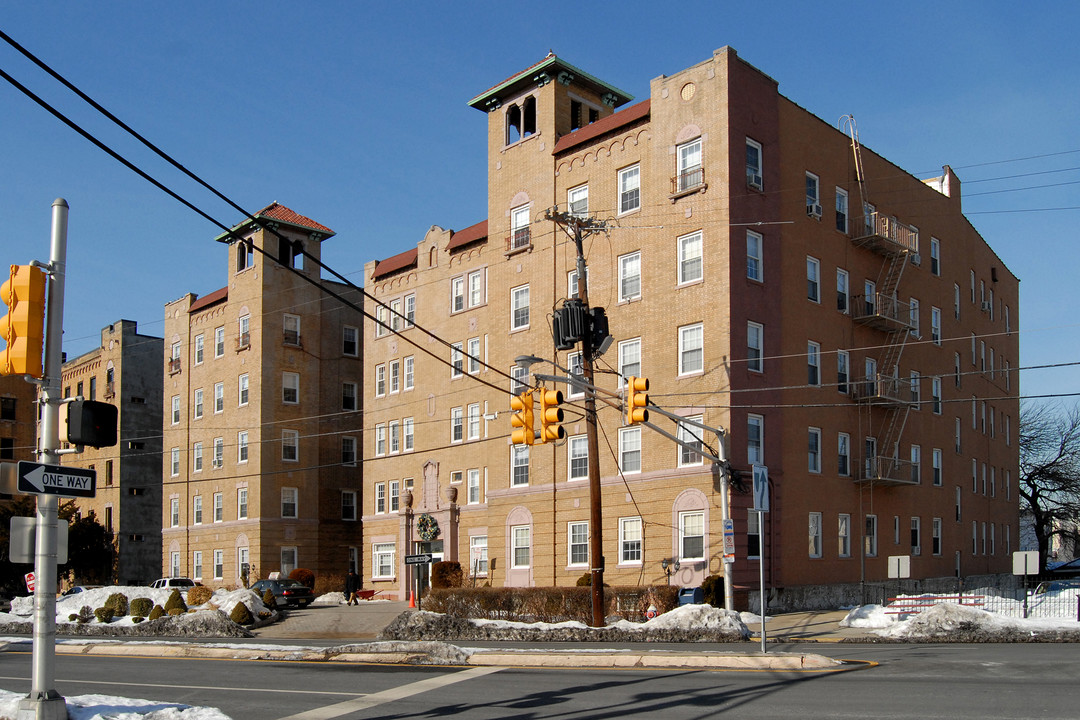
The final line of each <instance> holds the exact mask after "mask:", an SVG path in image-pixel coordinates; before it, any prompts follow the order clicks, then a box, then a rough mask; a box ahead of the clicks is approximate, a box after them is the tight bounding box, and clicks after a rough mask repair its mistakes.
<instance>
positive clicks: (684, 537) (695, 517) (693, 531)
mask: <svg viewBox="0 0 1080 720" xmlns="http://www.w3.org/2000/svg"><path fill="white" fill-rule="evenodd" d="M679 557H680V558H681V559H683V560H703V559H704V558H705V513H703V512H701V511H694V512H682V513H679Z"/></svg>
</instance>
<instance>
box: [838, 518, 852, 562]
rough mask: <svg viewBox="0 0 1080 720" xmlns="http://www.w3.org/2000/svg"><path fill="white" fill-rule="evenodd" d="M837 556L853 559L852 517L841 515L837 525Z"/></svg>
mask: <svg viewBox="0 0 1080 720" xmlns="http://www.w3.org/2000/svg"><path fill="white" fill-rule="evenodd" d="M836 537H837V544H836V545H837V547H836V551H837V554H838V555H839V556H840V557H842V558H845V557H851V515H848V514H847V513H840V515H839V517H838V518H837V523H836Z"/></svg>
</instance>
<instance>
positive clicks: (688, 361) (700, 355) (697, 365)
mask: <svg viewBox="0 0 1080 720" xmlns="http://www.w3.org/2000/svg"><path fill="white" fill-rule="evenodd" d="M704 369H705V331H704V326H703V325H702V324H701V323H694V324H693V325H684V326H683V327H681V328H679V374H680V375H690V374H692V373H699V372H702V371H703V370H704Z"/></svg>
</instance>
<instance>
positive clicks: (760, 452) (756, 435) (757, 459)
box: [746, 415, 765, 465]
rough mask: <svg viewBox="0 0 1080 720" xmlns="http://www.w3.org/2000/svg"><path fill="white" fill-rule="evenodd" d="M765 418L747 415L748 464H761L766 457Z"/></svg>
mask: <svg viewBox="0 0 1080 720" xmlns="http://www.w3.org/2000/svg"><path fill="white" fill-rule="evenodd" d="M764 441H765V418H763V417H762V416H761V415H747V416H746V464H747V465H760V464H761V463H762V461H763V459H764V457H765V455H764V449H765V442H764Z"/></svg>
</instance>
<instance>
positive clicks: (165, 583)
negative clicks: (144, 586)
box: [150, 577, 196, 591]
mask: <svg viewBox="0 0 1080 720" xmlns="http://www.w3.org/2000/svg"><path fill="white" fill-rule="evenodd" d="M195 585H196V583H195V581H194V580H192V579H191V578H186V577H171V578H158V579H157V580H155V581H154V582H152V583H150V587H152V588H176V589H178V590H184V591H186V590H187V589H188V588H193V587H195Z"/></svg>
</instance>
